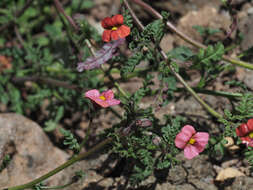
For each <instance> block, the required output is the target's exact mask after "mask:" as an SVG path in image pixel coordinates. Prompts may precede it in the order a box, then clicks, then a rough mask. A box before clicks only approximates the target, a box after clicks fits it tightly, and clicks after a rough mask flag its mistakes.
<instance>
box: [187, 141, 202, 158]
mask: <svg viewBox="0 0 253 190" xmlns="http://www.w3.org/2000/svg"><path fill="white" fill-rule="evenodd" d="M198 155H199V151H198V149H197V148H196V147H195V146H193V145H190V144H188V145H187V146H186V147H185V149H184V156H185V157H186V158H187V159H189V160H191V159H192V158H194V157H195V156H198Z"/></svg>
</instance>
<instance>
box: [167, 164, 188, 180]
mask: <svg viewBox="0 0 253 190" xmlns="http://www.w3.org/2000/svg"><path fill="white" fill-rule="evenodd" d="M186 177H187V173H186V171H185V170H184V168H183V167H182V166H179V165H178V166H175V167H173V168H171V169H170V170H169V176H168V178H167V179H168V181H171V182H172V183H173V184H182V183H183V182H184V181H185V180H186Z"/></svg>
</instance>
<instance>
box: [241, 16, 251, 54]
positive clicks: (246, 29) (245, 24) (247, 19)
mask: <svg viewBox="0 0 253 190" xmlns="http://www.w3.org/2000/svg"><path fill="white" fill-rule="evenodd" d="M238 28H239V30H240V31H241V32H242V34H243V40H242V43H241V48H242V50H247V49H248V48H250V47H253V38H252V35H253V14H250V15H249V16H247V15H244V16H242V18H241V19H240V20H239V23H238Z"/></svg>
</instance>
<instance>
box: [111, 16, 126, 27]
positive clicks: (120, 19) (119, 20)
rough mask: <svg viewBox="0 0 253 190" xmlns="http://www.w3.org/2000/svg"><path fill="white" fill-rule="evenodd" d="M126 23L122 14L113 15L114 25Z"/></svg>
mask: <svg viewBox="0 0 253 190" xmlns="http://www.w3.org/2000/svg"><path fill="white" fill-rule="evenodd" d="M123 23H124V17H123V16H122V15H120V14H118V15H114V16H113V17H112V24H113V26H117V25H122V24H123Z"/></svg>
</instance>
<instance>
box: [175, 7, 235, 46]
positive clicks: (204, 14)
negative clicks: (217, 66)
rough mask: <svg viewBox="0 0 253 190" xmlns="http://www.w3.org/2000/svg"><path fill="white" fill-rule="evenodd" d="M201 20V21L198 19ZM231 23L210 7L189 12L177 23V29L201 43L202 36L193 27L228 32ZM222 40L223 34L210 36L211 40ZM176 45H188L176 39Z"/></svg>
mask: <svg viewBox="0 0 253 190" xmlns="http://www.w3.org/2000/svg"><path fill="white" fill-rule="evenodd" d="M200 18H201V19H200ZM230 24H231V21H230V19H229V17H228V16H225V15H221V14H219V13H218V10H217V9H216V8H214V7H211V6H205V7H204V8H202V9H200V10H199V11H191V12H189V13H188V14H186V15H185V16H183V17H182V18H181V19H180V20H179V23H178V29H179V30H180V31H183V32H184V33H185V34H187V35H188V36H190V37H191V38H192V39H194V40H196V41H199V42H203V38H202V36H201V35H200V34H199V33H198V32H197V31H196V30H195V29H194V28H193V26H196V25H197V26H202V27H208V28H212V29H221V30H225V31H228V30H229V26H230ZM222 38H224V34H222V33H221V32H218V33H216V34H214V35H213V36H212V39H213V40H219V39H222ZM176 43H177V44H178V45H187V46H189V44H188V43H187V42H185V41H184V40H182V39H181V38H179V37H177V40H176Z"/></svg>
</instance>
